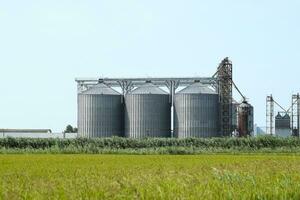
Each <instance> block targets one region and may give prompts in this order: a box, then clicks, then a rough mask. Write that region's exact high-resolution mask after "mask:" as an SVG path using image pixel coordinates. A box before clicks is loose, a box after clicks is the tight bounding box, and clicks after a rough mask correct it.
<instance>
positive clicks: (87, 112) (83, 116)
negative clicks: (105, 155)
mask: <svg viewBox="0 0 300 200" xmlns="http://www.w3.org/2000/svg"><path fill="white" fill-rule="evenodd" d="M122 98H123V97H122V95H121V94H119V93H118V92H116V91H115V90H113V89H112V88H110V87H108V86H107V85H105V84H103V83H99V84H97V85H95V86H93V87H92V88H90V89H88V90H86V91H84V92H81V93H79V94H78V135H79V137H87V138H95V137H111V136H122V132H123V130H122V127H123V126H122V125H123V104H122Z"/></svg>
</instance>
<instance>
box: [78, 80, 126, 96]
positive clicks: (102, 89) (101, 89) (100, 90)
mask: <svg viewBox="0 0 300 200" xmlns="http://www.w3.org/2000/svg"><path fill="white" fill-rule="evenodd" d="M82 94H104V95H120V93H119V92H117V91H115V90H113V89H112V88H110V87H108V86H107V85H105V84H104V83H98V84H97V85H95V86H93V87H91V88H89V89H88V90H86V91H84V92H82Z"/></svg>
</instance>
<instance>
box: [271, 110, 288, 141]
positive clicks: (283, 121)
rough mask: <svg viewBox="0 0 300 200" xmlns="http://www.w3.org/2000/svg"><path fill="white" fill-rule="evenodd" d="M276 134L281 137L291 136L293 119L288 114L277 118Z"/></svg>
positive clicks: (279, 115)
mask: <svg viewBox="0 0 300 200" xmlns="http://www.w3.org/2000/svg"><path fill="white" fill-rule="evenodd" d="M275 134H276V135H277V136H280V137H289V136H291V117H290V116H289V115H288V114H287V113H286V114H285V115H283V116H282V115H281V114H280V113H278V115H277V116H276V117H275Z"/></svg>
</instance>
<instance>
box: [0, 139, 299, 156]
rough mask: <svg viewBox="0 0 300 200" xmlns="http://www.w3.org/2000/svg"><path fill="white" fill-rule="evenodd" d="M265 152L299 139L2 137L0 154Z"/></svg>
mask: <svg viewBox="0 0 300 200" xmlns="http://www.w3.org/2000/svg"><path fill="white" fill-rule="evenodd" d="M262 149H264V150H266V149H268V151H270V150H272V149H277V150H278V149H284V150H285V151H286V150H289V149H294V150H295V149H300V139H299V138H293V137H290V138H278V137H271V136H264V137H257V138H251V137H248V138H210V139H208V138H187V139H176V138H145V139H131V138H120V137H112V138H95V139H87V138H77V139H58V138H57V139H34V138H11V137H8V138H2V139H0V151H1V152H4V151H5V150H6V151H7V150H14V151H16V152H18V151H23V152H24V151H25V152H33V151H36V152H49V153H51V152H56V153H59V152H62V153H109V152H115V153H120V152H121V153H122V152H123V153H124V152H129V153H130V152H131V153H132V152H135V153H137V152H139V154H140V153H141V152H143V153H144V154H147V152H148V153H149V152H150V153H154V154H159V153H163V154H194V153H195V152H215V151H218V152H230V151H233V150H234V151H247V152H248V151H259V150H262Z"/></svg>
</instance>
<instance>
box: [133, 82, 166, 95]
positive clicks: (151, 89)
mask: <svg viewBox="0 0 300 200" xmlns="http://www.w3.org/2000/svg"><path fill="white" fill-rule="evenodd" d="M129 94H168V93H167V92H165V91H164V90H162V89H160V88H159V87H157V86H155V85H153V84H152V83H146V84H144V85H142V86H140V87H138V88H136V89H134V90H133V91H131V92H129Z"/></svg>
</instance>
